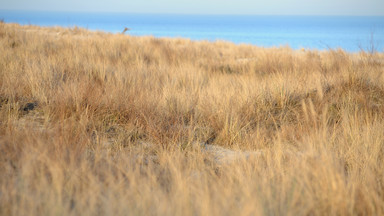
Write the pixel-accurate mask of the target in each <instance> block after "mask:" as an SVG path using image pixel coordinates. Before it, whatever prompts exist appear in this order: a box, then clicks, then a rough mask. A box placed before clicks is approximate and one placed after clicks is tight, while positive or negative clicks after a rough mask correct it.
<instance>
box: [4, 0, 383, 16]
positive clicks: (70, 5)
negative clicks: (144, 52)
mask: <svg viewBox="0 0 384 216" xmlns="http://www.w3.org/2000/svg"><path fill="white" fill-rule="evenodd" d="M0 10H28V11H30V10H32V11H73V12H119V13H121V12H123V13H160V14H240V15H355V16H377V15H378V16H384V0H0Z"/></svg>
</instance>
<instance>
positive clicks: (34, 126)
mask: <svg viewBox="0 0 384 216" xmlns="http://www.w3.org/2000/svg"><path fill="white" fill-rule="evenodd" d="M383 73H384V53H382V52H364V51H361V52H358V53H348V52H345V51H343V50H341V49H336V50H326V51H319V50H305V49H303V50H293V49H291V48H289V47H277V48H260V47H257V46H251V45H235V44H233V43H229V42H224V41H217V42H208V41H191V40H188V39H181V38H174V39H171V38H161V39H159V38H154V37H151V36H147V37H135V36H130V35H128V34H126V35H123V34H108V33H103V32H92V31H88V30H85V29H81V28H60V27H51V28H42V27H36V26H21V25H18V24H7V23H4V22H2V23H0V215H384V133H383V132H384V75H383Z"/></svg>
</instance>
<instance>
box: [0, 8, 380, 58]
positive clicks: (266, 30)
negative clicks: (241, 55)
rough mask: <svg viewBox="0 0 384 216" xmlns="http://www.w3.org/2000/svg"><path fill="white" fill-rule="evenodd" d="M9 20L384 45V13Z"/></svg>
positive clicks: (200, 36) (266, 43)
mask: <svg viewBox="0 0 384 216" xmlns="http://www.w3.org/2000/svg"><path fill="white" fill-rule="evenodd" d="M0 19H3V20H4V21H5V22H7V23H11V22H16V23H20V24H23V25H26V24H33V25H39V26H63V27H74V26H79V27H83V28H87V29H90V30H101V31H106V32H111V33H118V32H122V31H123V29H124V28H125V27H128V28H130V29H131V30H130V31H129V32H127V34H130V35H137V36H141V35H153V36H155V37H185V38H190V39H192V40H209V41H215V40H226V41H231V42H234V43H236V44H240V43H247V44H254V45H257V46H262V47H279V46H286V45H288V46H290V47H292V48H294V49H300V48H311V49H321V50H322V49H329V48H332V49H336V48H342V49H345V50H347V51H351V52H356V51H360V50H361V49H364V50H369V49H370V47H372V45H374V47H375V48H376V49H377V51H380V52H383V51H384V17H383V16H379V17H377V16H376V17H358V16H242V15H159V14H122V13H69V12H25V11H24V12H23V11H0Z"/></svg>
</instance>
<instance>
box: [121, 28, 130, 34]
mask: <svg viewBox="0 0 384 216" xmlns="http://www.w3.org/2000/svg"><path fill="white" fill-rule="evenodd" d="M129 30H131V29H130V28H127V27H125V28H124V30H123V32H121V34H124V33H125V32H126V31H129Z"/></svg>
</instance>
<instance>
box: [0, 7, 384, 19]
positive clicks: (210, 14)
mask: <svg viewBox="0 0 384 216" xmlns="http://www.w3.org/2000/svg"><path fill="white" fill-rule="evenodd" d="M0 11H7V12H36V13H39V12H50V13H89V14H101V13H105V14H134V15H186V16H188V15H190V16H194V15H195V16H314V17H315V16H318V17H320V16H322V17H384V14H381V15H379V14H369V15H363V14H239V13H193V12H192V13H176V12H130V11H70V10H34V9H32V10H27V9H2V8H0ZM0 16H1V15H0Z"/></svg>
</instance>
